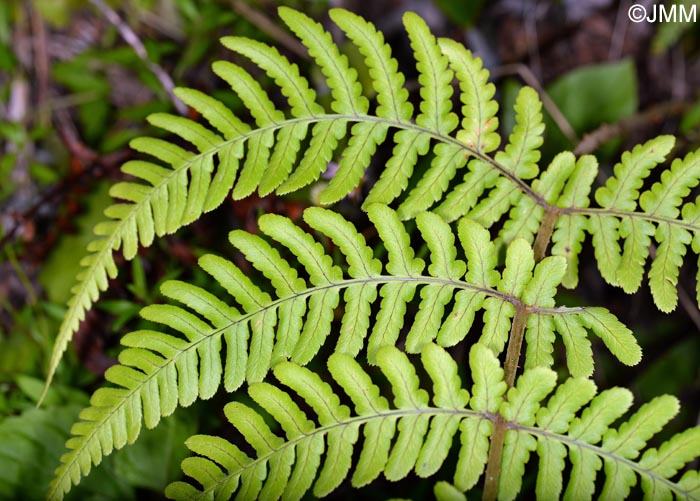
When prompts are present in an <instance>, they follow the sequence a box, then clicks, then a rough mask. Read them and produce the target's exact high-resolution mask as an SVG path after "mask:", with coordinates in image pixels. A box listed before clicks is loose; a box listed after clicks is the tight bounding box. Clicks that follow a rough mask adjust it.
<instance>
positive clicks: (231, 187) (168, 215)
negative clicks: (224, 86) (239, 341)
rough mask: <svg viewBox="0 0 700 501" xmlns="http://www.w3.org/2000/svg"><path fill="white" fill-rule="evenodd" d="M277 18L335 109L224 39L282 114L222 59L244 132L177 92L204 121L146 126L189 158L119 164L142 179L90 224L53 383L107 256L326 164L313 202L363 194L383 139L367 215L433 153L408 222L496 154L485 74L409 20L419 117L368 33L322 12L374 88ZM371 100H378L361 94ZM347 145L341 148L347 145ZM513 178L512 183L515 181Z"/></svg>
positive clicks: (307, 28) (298, 26)
mask: <svg viewBox="0 0 700 501" xmlns="http://www.w3.org/2000/svg"><path fill="white" fill-rule="evenodd" d="M280 16H281V18H282V19H283V21H284V22H285V23H286V24H287V25H288V26H289V27H290V29H291V30H292V31H293V32H294V34H296V35H297V36H298V38H299V40H300V41H301V43H302V44H304V45H305V46H306V47H307V48H308V50H309V55H310V56H311V57H312V58H313V61H314V62H315V63H316V64H317V65H318V67H319V68H320V70H321V74H322V75H323V76H324V77H325V79H326V84H327V86H328V88H329V89H330V93H331V97H332V99H331V102H330V104H329V109H328V110H326V109H325V108H324V107H323V106H322V105H321V104H319V102H318V101H317V99H316V92H315V90H314V89H313V88H312V87H311V85H310V84H309V82H308V80H307V79H306V78H305V77H304V76H302V74H301V72H300V70H299V68H298V67H297V66H296V65H295V64H294V63H292V62H290V61H289V60H288V59H287V58H286V57H284V56H282V55H281V54H280V53H279V52H278V51H277V49H275V48H273V47H270V46H268V45H265V44H263V43H260V42H257V41H254V40H249V39H245V38H242V37H225V38H223V39H222V43H223V44H224V45H225V46H226V47H228V48H229V49H231V50H233V51H234V52H236V53H238V54H240V55H242V56H243V57H245V58H246V59H248V60H249V61H250V62H251V63H252V64H253V65H255V66H257V68H258V69H259V70H260V71H262V72H264V73H265V74H267V75H268V76H269V77H271V79H272V80H273V81H274V83H275V85H276V86H277V88H278V90H279V92H280V93H281V94H282V95H283V96H284V98H285V99H286V104H287V105H288V106H289V109H288V110H281V109H278V108H277V106H276V105H275V104H274V101H273V99H272V98H271V96H270V94H269V93H268V92H267V91H266V90H265V89H263V88H262V87H261V85H260V83H259V82H258V81H257V79H256V78H255V77H254V76H253V74H254V72H252V73H251V72H249V71H247V70H246V69H244V68H242V67H240V66H238V65H236V64H233V63H230V62H224V61H218V62H216V63H214V65H213V70H214V72H215V73H216V74H217V75H218V76H220V77H221V78H222V79H223V80H224V81H226V82H227V83H228V84H229V85H230V86H231V88H232V90H233V91H234V93H235V94H236V95H237V96H238V97H239V98H240V101H241V102H242V103H243V105H244V107H245V108H246V109H247V110H248V111H249V112H250V115H251V116H252V118H253V121H254V124H252V125H251V124H246V123H244V122H243V121H242V120H241V119H239V118H238V117H236V116H235V114H234V113H233V112H232V111H231V110H229V109H228V108H227V107H226V106H225V105H223V104H222V103H221V102H219V101H217V100H216V99H214V98H212V97H210V96H206V95H205V94H203V93H201V92H199V91H196V90H192V89H177V90H176V94H177V95H178V97H180V98H181V99H182V100H183V101H184V102H185V103H186V104H188V105H189V106H191V107H192V108H193V109H194V110H196V111H197V112H199V113H200V114H201V115H202V116H203V117H204V119H205V120H206V122H207V123H206V124H198V123H195V122H193V121H191V120H188V119H185V118H181V117H177V116H173V115H169V114H163V113H159V114H154V115H152V116H151V117H150V118H149V121H150V122H151V123H152V124H153V125H154V126H156V127H158V128H161V129H163V130H165V131H167V132H169V133H171V134H173V135H175V136H177V137H179V138H180V139H182V140H184V142H186V143H187V144H189V145H191V148H189V149H185V148H181V147H178V146H175V145H174V144H171V143H170V142H166V141H163V140H159V139H153V138H144V139H138V140H135V141H134V142H133V143H132V146H133V147H134V149H136V150H137V151H139V152H141V153H143V154H145V155H147V156H149V157H152V160H138V161H133V162H129V163H127V164H126V165H125V166H124V167H123V170H124V172H126V173H127V174H130V175H132V176H135V177H136V178H137V179H136V181H135V182H128V183H122V184H119V185H117V186H116V187H115V188H114V189H113V191H112V194H113V196H115V197H117V198H119V199H121V200H122V201H123V202H120V203H116V204H115V205H113V206H112V207H110V208H109V209H108V210H107V217H108V221H107V222H105V223H102V224H101V225H99V226H98V228H97V230H96V233H97V235H98V238H97V239H96V240H95V241H94V242H93V243H91V244H90V246H89V252H90V254H89V255H88V257H86V258H85V260H84V261H83V266H84V269H83V271H82V272H81V273H80V274H79V276H78V285H76V286H75V288H74V289H73V297H72V298H71V300H70V302H69V308H68V312H67V314H66V316H65V319H64V322H63V324H62V326H61V329H60V331H59V334H58V337H57V340H56V345H55V348H54V352H53V355H52V359H51V363H50V366H49V376H48V380H49V381H50V380H51V378H52V376H53V373H54V371H55V370H56V366H57V365H58V362H59V360H60V358H61V355H62V353H63V352H64V351H65V348H66V346H67V343H68V342H69V340H70V338H71V336H72V333H73V332H75V330H76V329H77V328H78V325H79V323H80V321H81V320H82V319H83V318H84V316H85V311H86V310H88V309H89V308H90V307H91V305H92V303H93V302H94V301H96V300H97V298H98V297H99V294H100V292H101V291H103V290H105V289H106V287H107V281H108V279H109V278H114V277H115V276H116V274H117V268H116V266H115V264H114V258H113V256H112V254H113V252H116V251H119V250H122V251H123V253H124V256H125V257H126V258H127V259H131V258H132V257H133V256H134V255H135V253H136V250H137V248H138V246H139V245H143V246H148V245H150V244H151V243H152V242H153V240H154V238H156V237H160V236H163V235H164V234H166V233H172V232H174V231H176V230H177V229H179V228H180V227H182V226H184V225H186V224H189V223H191V222H192V221H194V220H196V219H197V218H199V217H200V216H201V215H202V213H203V212H207V211H211V210H213V209H215V208H216V207H217V206H218V205H219V204H221V203H222V202H223V200H224V199H225V197H226V196H227V195H228V193H229V192H231V191H232V193H233V198H234V199H241V198H244V197H246V196H248V195H250V194H252V193H253V192H254V191H256V190H257V191H258V192H259V193H260V194H261V195H266V194H269V193H271V192H272V191H277V193H290V192H293V191H296V190H299V189H301V188H303V187H305V186H307V185H309V184H310V183H312V182H314V181H316V180H317V179H318V178H319V176H320V175H321V173H322V172H323V171H325V170H326V168H327V165H328V163H329V162H330V161H332V160H338V159H339V160H338V166H339V169H338V171H337V173H336V175H335V176H334V177H333V179H332V180H331V182H330V183H329V185H328V187H327V188H325V190H324V191H323V192H322V193H321V195H320V200H321V201H322V202H323V203H332V202H335V201H337V200H340V199H341V198H343V197H344V196H346V195H347V194H348V193H350V192H352V191H353V190H354V189H355V188H356V187H357V186H358V185H359V184H360V182H361V180H362V176H363V173H364V171H365V169H366V168H367V167H368V166H369V165H370V163H371V162H372V157H373V155H374V153H375V151H376V149H377V148H378V146H379V145H381V144H382V143H384V142H385V141H386V140H387V138H390V140H391V141H393V143H394V151H393V153H392V155H391V156H390V158H389V159H388V160H387V162H386V166H385V168H384V169H383V171H382V172H381V176H380V178H379V180H378V182H377V183H375V185H374V187H373V188H372V190H371V192H370V195H369V197H368V198H367V201H366V202H367V206H369V205H370V204H372V203H375V202H382V203H391V202H393V201H394V200H395V199H396V198H397V197H399V196H400V195H401V194H402V192H404V191H405V190H406V187H407V186H408V185H409V180H410V179H411V177H412V176H413V167H414V166H415V164H416V163H417V162H418V159H419V158H420V157H424V156H425V155H427V154H428V151H429V149H430V146H431V144H433V143H434V142H435V143H437V144H436V147H435V152H436V154H435V157H434V158H433V160H432V166H431V168H430V169H429V170H428V172H427V173H426V174H425V175H424V176H421V179H418V180H417V185H416V188H414V189H413V191H412V192H411V193H410V194H409V195H408V197H407V198H406V200H405V201H404V203H402V204H401V217H402V218H408V217H412V216H413V215H415V214H417V213H419V212H422V211H423V210H425V209H427V208H428V207H429V206H430V205H431V204H433V203H434V202H436V201H438V200H439V199H440V198H442V197H443V196H444V193H445V190H446V189H447V187H448V184H449V180H450V178H452V177H453V176H454V175H455V173H456V171H457V169H460V168H463V167H465V165H467V157H468V156H471V155H474V154H476V155H477V156H478V155H482V156H483V154H485V153H487V152H489V151H492V150H493V149H495V148H496V146H497V145H498V142H499V140H498V135H497V134H496V132H495V128H496V125H497V120H496V118H495V113H496V110H497V105H496V103H495V101H493V100H492V97H493V93H494V88H493V85H491V84H488V83H487V82H486V78H487V72H486V70H484V69H483V68H482V67H481V63H480V62H479V61H478V59H474V58H472V56H471V55H470V54H469V53H468V52H467V51H466V49H463V48H460V46H459V45H458V44H456V43H453V42H440V43H438V41H437V40H436V38H435V37H434V36H433V35H432V34H431V33H430V31H429V29H428V27H427V25H426V24H425V22H424V21H422V20H421V19H420V18H419V17H418V16H416V15H415V14H407V15H406V16H405V19H404V23H405V26H406V31H407V33H408V37H409V39H410V41H411V46H412V48H413V50H414V53H415V58H416V67H417V69H418V72H419V79H418V80H419V85H420V89H419V94H420V102H419V106H418V108H417V110H414V107H413V105H412V104H411V102H410V101H409V93H408V91H407V89H405V88H404V82H405V77H404V76H403V74H402V73H401V72H400V71H399V69H398V62H397V61H396V59H394V58H393V57H392V54H391V48H390V47H389V45H388V44H387V43H385V41H384V37H383V35H382V33H381V32H379V31H377V30H376V28H375V27H374V26H373V25H372V24H371V23H369V22H367V21H365V20H364V19H362V18H360V17H359V16H357V15H355V14H352V13H350V12H347V11H343V10H341V9H333V10H331V11H330V16H331V18H332V19H333V20H334V21H335V23H336V24H337V25H338V26H339V27H340V29H341V30H342V31H343V32H344V33H345V35H346V36H347V37H348V39H350V40H351V42H352V43H353V44H354V45H356V47H357V48H358V50H359V52H360V53H361V54H362V55H363V56H364V58H365V61H364V64H365V65H366V67H367V68H368V69H369V75H370V78H371V85H372V89H371V90H370V89H363V87H362V84H361V83H360V82H359V80H358V70H357V69H356V68H353V67H352V66H351V65H350V63H349V62H348V59H347V57H346V56H345V55H343V54H342V53H341V51H340V50H339V48H338V46H337V45H336V44H335V43H334V42H333V41H332V39H331V36H330V35H329V34H328V33H327V32H326V31H324V30H323V29H322V27H321V26H320V25H319V24H318V23H316V22H314V21H312V20H311V19H309V18H308V17H307V16H305V15H304V14H301V13H299V12H295V11H293V10H291V9H288V8H281V9H280ZM443 49H444V53H443ZM451 67H454V68H456V70H457V71H458V72H459V75H458V80H459V81H460V82H461V90H462V92H463V93H465V95H464V96H462V97H461V100H462V102H463V105H464V106H463V111H464V113H465V114H466V115H465V117H464V118H463V120H462V127H461V129H460V130H459V131H458V132H456V133H455V128H457V126H458V123H459V117H458V116H457V114H456V113H455V112H454V111H453V110H452V105H451V99H450V97H451V96H452V93H453V88H452V85H451V83H452V80H453V75H454V73H453V70H451V69H450V68H451ZM472 77H473V78H474V80H473V81H472V80H471V78H472ZM372 93H374V99H373V100H374V103H371V102H370V100H369V99H368V98H367V97H365V95H369V94H372ZM472 97H476V98H477V101H472ZM474 102H475V103H477V104H476V108H473V106H472V103H474ZM345 136H348V137H347V138H346V139H347V140H346V141H345V140H344V141H342V143H341V139H345ZM460 138H461V139H460ZM465 141H466V143H465ZM472 143H473V144H472ZM339 144H340V146H339ZM472 167H473V168H477V167H478V164H473V166H472ZM489 171H493V172H499V167H498V166H497V165H495V164H494V165H491V167H490V169H489ZM500 171H503V172H505V169H502V168H501V169H500ZM496 175H497V174H496ZM511 181H512V182H515V184H516V185H517V184H518V182H517V180H516V179H515V178H512V179H511ZM521 187H522V186H521Z"/></svg>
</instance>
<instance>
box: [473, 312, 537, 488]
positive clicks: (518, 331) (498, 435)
mask: <svg viewBox="0 0 700 501" xmlns="http://www.w3.org/2000/svg"><path fill="white" fill-rule="evenodd" d="M527 315H528V308H527V306H526V305H525V304H523V303H518V304H517V305H516V306H515V316H514V317H513V323H512V325H511V328H510V336H509V338H508V349H507V351H506V361H505V364H504V370H505V381H506V385H507V386H508V388H509V389H510V388H512V387H513V384H515V375H516V374H517V372H518V361H519V360H520V351H521V350H522V346H523V338H524V337H525V325H526V323H527ZM506 431H507V429H506V422H505V421H504V420H503V417H502V416H501V415H500V414H498V415H496V419H495V421H494V423H493V431H492V432H491V446H490V447H489V457H488V461H487V463H486V480H485V483H484V494H483V496H482V499H483V500H484V501H493V500H494V499H496V497H497V496H498V481H499V478H500V476H501V461H502V458H503V443H504V441H505V438H506Z"/></svg>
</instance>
